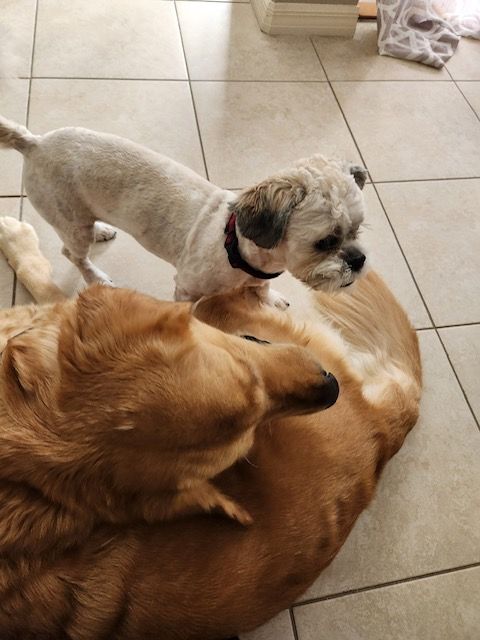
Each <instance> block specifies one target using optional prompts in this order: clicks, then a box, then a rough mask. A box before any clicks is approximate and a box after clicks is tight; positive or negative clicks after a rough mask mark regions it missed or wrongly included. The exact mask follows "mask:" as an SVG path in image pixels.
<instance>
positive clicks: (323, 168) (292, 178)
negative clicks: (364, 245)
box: [231, 155, 367, 291]
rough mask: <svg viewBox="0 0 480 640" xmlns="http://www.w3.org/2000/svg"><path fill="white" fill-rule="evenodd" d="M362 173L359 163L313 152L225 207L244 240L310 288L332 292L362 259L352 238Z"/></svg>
mask: <svg viewBox="0 0 480 640" xmlns="http://www.w3.org/2000/svg"><path fill="white" fill-rule="evenodd" d="M366 177H367V174H366V171H365V170H364V169H363V168H362V167H358V166H355V165H349V164H346V163H342V162H337V161H334V160H327V159H326V158H324V157H323V156H320V155H317V156H313V157H311V158H308V159H305V160H301V161H299V162H298V163H297V168H296V169H293V170H289V171H285V172H283V173H280V174H278V175H276V176H273V177H272V178H269V179H268V180H265V181H264V182H261V183H260V184H258V185H256V186H255V187H252V188H251V189H248V190H246V191H244V192H243V193H242V194H241V195H240V197H239V198H238V200H236V201H235V202H233V203H232V204H231V209H232V210H233V211H235V212H236V213H237V220H238V227H239V230H240V232H241V233H242V234H243V235H244V236H245V237H246V238H248V239H249V240H251V241H252V242H254V243H255V244H257V245H259V246H262V247H264V248H266V249H270V250H271V251H272V253H274V254H277V255H278V256H282V258H283V260H284V262H285V264H286V266H287V269H288V270H289V271H290V272H291V273H292V274H293V275H294V276H296V277H297V278H298V279H299V280H301V281H302V282H304V283H305V284H307V285H308V286H310V287H311V288H312V289H320V290H324V291H325V290H326V291H334V290H336V289H339V288H341V287H345V286H348V285H350V284H352V283H353V281H354V280H355V279H356V278H357V277H358V276H359V275H360V272H361V271H362V268H363V265H364V262H365V255H364V253H363V251H362V249H361V247H360V245H359V244H358V242H357V237H358V235H359V232H360V228H361V224H362V222H363V219H364V211H365V205H364V201H363V194H362V192H361V189H362V188H363V186H364V184H365V181H366ZM279 261H280V259H279Z"/></svg>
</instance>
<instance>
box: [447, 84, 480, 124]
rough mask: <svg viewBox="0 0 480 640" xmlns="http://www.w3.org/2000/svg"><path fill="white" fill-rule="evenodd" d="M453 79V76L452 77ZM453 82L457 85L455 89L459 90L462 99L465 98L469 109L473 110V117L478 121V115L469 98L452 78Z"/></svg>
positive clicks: (479, 116) (479, 117)
mask: <svg viewBox="0 0 480 640" xmlns="http://www.w3.org/2000/svg"><path fill="white" fill-rule="evenodd" d="M452 80H453V78H452ZM453 84H454V85H455V86H456V87H457V89H458V90H459V91H460V93H461V95H462V96H463V99H464V100H465V102H466V103H467V104H468V106H469V107H470V109H471V110H472V111H473V113H474V115H475V117H476V118H477V120H479V121H480V115H479V114H478V113H477V112H476V111H475V109H474V108H473V106H472V104H471V103H470V101H469V99H468V98H467V96H466V95H465V94H464V93H463V91H462V90H461V89H460V87H459V86H458V83H457V81H456V80H453Z"/></svg>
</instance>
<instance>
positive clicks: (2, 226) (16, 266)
mask: <svg viewBox="0 0 480 640" xmlns="http://www.w3.org/2000/svg"><path fill="white" fill-rule="evenodd" d="M0 249H1V250H2V252H3V253H4V255H5V257H6V258H7V260H8V264H9V265H10V266H11V267H12V269H13V270H14V271H15V273H16V274H17V277H18V279H19V280H20V282H21V283H22V284H23V285H24V286H25V287H26V288H27V289H28V291H29V292H30V293H31V294H32V296H33V297H34V299H35V300H36V302H39V303H42V304H44V303H49V302H59V301H61V300H65V299H66V296H65V294H64V293H63V292H62V291H61V290H60V289H59V288H58V287H57V285H56V284H55V283H54V282H53V280H52V268H51V265H50V263H49V261H48V260H47V259H46V258H45V256H44V255H43V254H42V252H41V251H40V249H39V246H38V237H37V234H36V233H35V230H34V228H33V227H32V226H31V225H30V224H28V223H27V222H20V221H19V220H17V219H16V218H11V217H9V216H5V217H3V218H0Z"/></svg>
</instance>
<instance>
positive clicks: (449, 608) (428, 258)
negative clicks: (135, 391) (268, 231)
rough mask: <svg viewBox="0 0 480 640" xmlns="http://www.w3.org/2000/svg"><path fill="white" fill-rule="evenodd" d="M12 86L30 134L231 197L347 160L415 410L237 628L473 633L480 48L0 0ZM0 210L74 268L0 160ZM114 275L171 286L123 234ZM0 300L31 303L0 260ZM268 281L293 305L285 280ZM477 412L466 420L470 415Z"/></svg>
mask: <svg viewBox="0 0 480 640" xmlns="http://www.w3.org/2000/svg"><path fill="white" fill-rule="evenodd" d="M0 23H2V24H3V25H6V26H7V27H11V29H12V32H13V33H14V41H13V48H14V50H15V54H16V59H15V65H16V69H15V70H16V71H17V73H18V75H19V76H20V79H17V80H11V81H9V82H8V83H5V82H2V83H1V84H0V89H1V90H0V112H1V113H3V114H4V115H6V116H9V117H11V118H14V119H16V120H17V121H18V122H22V123H25V122H26V123H27V124H28V126H30V127H31V128H32V130H34V131H37V132H43V131H47V130H48V129H51V128H55V127H59V126H64V125H67V124H69V125H75V124H77V125H83V126H88V127H91V128H97V129H100V130H104V131H111V132H113V133H117V134H121V135H125V136H128V137H130V138H132V139H134V140H137V141H139V142H142V143H143V144H147V145H149V146H151V147H152V148H154V149H156V150H158V151H162V152H164V153H166V154H168V155H170V156H172V157H174V158H176V159H177V160H180V161H181V162H183V163H185V164H187V165H188V166H190V167H191V168H193V169H194V170H196V171H198V172H200V173H202V174H204V175H207V176H209V177H210V179H212V180H213V181H216V182H217V183H219V184H220V185H222V186H224V187H228V188H231V189H238V188H242V187H244V186H247V185H249V184H251V183H252V181H255V180H259V179H261V178H263V177H265V176H267V175H268V174H269V173H270V172H273V171H275V170H276V169H278V168H280V167H282V166H284V165H286V164H288V163H289V162H290V161H293V160H295V159H296V158H298V157H299V156H305V155H308V154H310V153H313V152H324V153H327V154H337V155H340V156H345V157H349V158H351V159H352V160H355V161H362V162H363V163H364V164H366V166H367V168H368V169H369V171H370V174H371V178H372V184H370V185H368V186H367V187H366V189H365V196H366V200H367V204H368V209H369V215H368V218H367V222H368V227H367V228H366V229H365V232H364V244H365V246H366V247H367V248H368V249H369V251H370V256H371V263H372V265H373V266H374V267H375V268H376V269H378V270H379V271H380V272H381V273H382V274H383V275H384V277H385V278H386V279H387V281H388V283H389V284H390V286H391V288H392V289H393V291H394V292H395V294H396V295H397V296H398V298H399V299H400V300H401V302H402V303H403V304H404V306H405V308H406V309H407V311H408V313H409V314H410V317H411V319H412V322H413V323H414V325H415V327H416V328H417V329H418V330H419V337H420V342H421V348H422V353H423V358H424V368H425V394H424V398H423V400H422V414H421V419H420V421H419V424H418V426H417V427H416V429H415V430H414V431H413V432H412V433H411V435H410V436H409V437H408V439H407V442H406V444H405V446H404V447H403V449H402V450H401V451H400V453H399V454H398V456H397V457H396V458H395V459H394V460H393V461H392V462H391V463H390V464H389V465H388V467H387V469H386V471H385V474H384V476H383V478H382V482H381V484H380V487H379V491H378V494H377V497H376V498H375V500H374V503H373V504H372V505H371V507H370V508H369V509H368V510H367V511H366V512H365V513H364V514H363V515H362V516H361V517H360V519H359V521H358V523H357V525H356V527H355V528H354V530H353V532H352V534H351V536H350V538H349V539H348V541H347V543H346V544H345V546H344V547H343V549H342V550H341V552H340V553H339V555H338V557H337V558H336V559H335V560H334V562H333V563H332V564H331V565H330V567H329V568H328V569H327V570H326V571H325V572H324V573H323V574H322V575H321V576H320V578H319V579H318V580H317V582H316V583H315V584H314V585H313V586H312V587H311V589H310V590H309V591H308V592H307V593H306V594H305V595H304V596H303V598H302V599H301V600H300V601H299V602H298V603H297V604H296V605H295V606H294V607H293V608H292V610H291V611H290V612H283V613H282V614H281V615H280V616H278V617H277V618H276V619H275V620H273V621H271V623H269V624H267V625H266V626H265V627H263V628H262V629H259V630H257V631H255V632H253V633H251V634H248V635H245V636H244V639H247V638H248V640H363V639H365V640H377V638H378V639H379V640H380V639H382V640H392V639H394V640H425V639H433V638H435V640H474V639H476V638H478V637H480V636H479V631H478V630H479V628H480V607H479V606H478V602H479V598H480V527H479V526H478V523H479V519H480V432H479V428H478V419H479V418H480V277H479V275H478V274H479V273H480V206H479V203H480V121H479V118H480V42H475V41H467V40H465V41H462V42H461V43H460V47H459V50H458V52H457V53H456V55H455V56H454V58H453V59H452V60H451V61H450V62H449V63H448V65H447V67H446V68H445V69H444V70H442V71H435V70H433V69H429V68H426V67H423V66H421V65H418V64H415V63H409V62H404V61H399V60H393V59H391V58H380V57H378V56H377V55H376V52H375V25H374V24H372V23H362V24H360V25H359V26H358V29H357V33H356V36H355V39H354V40H353V41H349V40H342V39H328V38H318V37H315V38H313V39H309V38H296V37H274V38H272V37H268V36H266V35H265V34H262V33H261V32H260V31H259V30H258V29H257V27H256V23H255V19H254V16H253V13H252V9H251V7H250V5H249V4H248V2H232V3H229V2H222V1H219V2H207V1H205V2H201V1H200V2H198V1H196V0H183V1H182V0H177V1H174V0H135V2H133V1H130V0H118V1H117V0H115V1H114V0H82V1H80V0H68V1H67V0H38V2H37V0H3V1H2V2H1V3H0ZM0 196H1V197H0V215H14V216H23V218H24V219H25V220H28V221H30V222H32V224H34V226H35V227H36V229H37V231H38V233H39V236H40V240H41V244H42V247H43V249H44V251H45V253H46V254H47V255H48V257H49V258H50V259H51V261H52V263H53V265H54V272H55V277H56V279H57V281H58V282H59V284H61V286H62V287H64V288H65V290H68V291H70V292H73V291H75V290H76V289H78V288H79V287H81V286H82V281H81V278H80V277H79V274H78V273H77V271H76V270H75V269H74V268H73V267H72V266H71V265H70V263H69V262H68V261H67V260H66V259H65V258H63V257H62V256H61V255H60V251H59V248H60V242H59V240H58V238H57V237H56V236H55V234H54V233H53V231H52V230H51V228H49V227H48V225H47V224H45V223H44V222H43V221H42V220H41V219H40V218H39V217H38V215H37V214H36V213H35V211H34V210H33V208H32V207H31V206H30V204H29V203H28V201H27V199H26V198H23V201H22V200H21V198H20V196H21V162H20V159H19V157H18V156H17V155H15V154H14V153H13V152H6V151H2V152H1V153H0ZM94 252H95V260H96V261H97V263H98V264H99V266H100V267H102V268H103V269H105V270H107V271H108V273H109V274H110V275H111V276H112V277H113V279H114V280H115V281H116V282H117V283H118V284H121V285H126V286H131V287H136V288H138V289H140V290H143V291H146V292H150V293H152V294H153V295H156V296H159V297H171V295H172V292H173V281H172V276H173V268H172V267H170V265H166V264H165V263H163V262H161V261H160V260H159V259H157V258H155V257H154V256H152V255H150V254H147V253H146V252H145V251H143V250H142V249H141V248H140V247H139V246H138V245H137V243H136V242H135V241H134V240H133V239H132V238H130V237H128V236H126V235H125V234H122V233H120V234H119V236H118V238H117V239H116V240H115V241H114V242H113V243H111V244H108V245H103V246H97V247H95V249H94ZM0 287H1V289H0V304H1V305H2V306H4V307H7V306H9V305H10V304H11V303H12V300H16V302H17V303H22V302H26V301H28V300H29V299H30V298H29V296H28V294H27V293H26V292H25V291H24V290H23V289H22V288H21V287H20V286H17V288H16V290H15V289H14V278H13V274H12V272H11V271H10V270H9V268H8V266H7V264H6V263H5V261H3V260H2V258H0ZM278 288H280V289H282V290H283V291H284V292H285V293H286V294H287V295H288V296H289V297H290V299H291V300H292V301H293V305H292V307H293V311H294V312H296V313H300V314H303V313H305V301H306V298H307V296H306V293H305V291H304V290H303V289H302V287H301V286H300V285H299V284H298V283H296V282H295V281H294V280H293V279H292V278H291V277H289V276H282V278H281V279H280V282H279V285H278ZM473 412H475V413H476V416H475V414H474V413H473Z"/></svg>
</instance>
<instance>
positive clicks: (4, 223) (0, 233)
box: [0, 216, 38, 258]
mask: <svg viewBox="0 0 480 640" xmlns="http://www.w3.org/2000/svg"><path fill="white" fill-rule="evenodd" d="M0 248H1V249H2V251H3V252H4V253H5V255H6V256H7V258H8V257H10V256H12V255H18V254H19V253H20V252H21V253H25V252H28V251H32V250H37V249H38V238H37V234H36V233H35V230H34V228H33V227H32V225H31V224H28V222H21V221H20V220H17V219H16V218H12V217H11V216H3V217H1V218H0Z"/></svg>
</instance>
